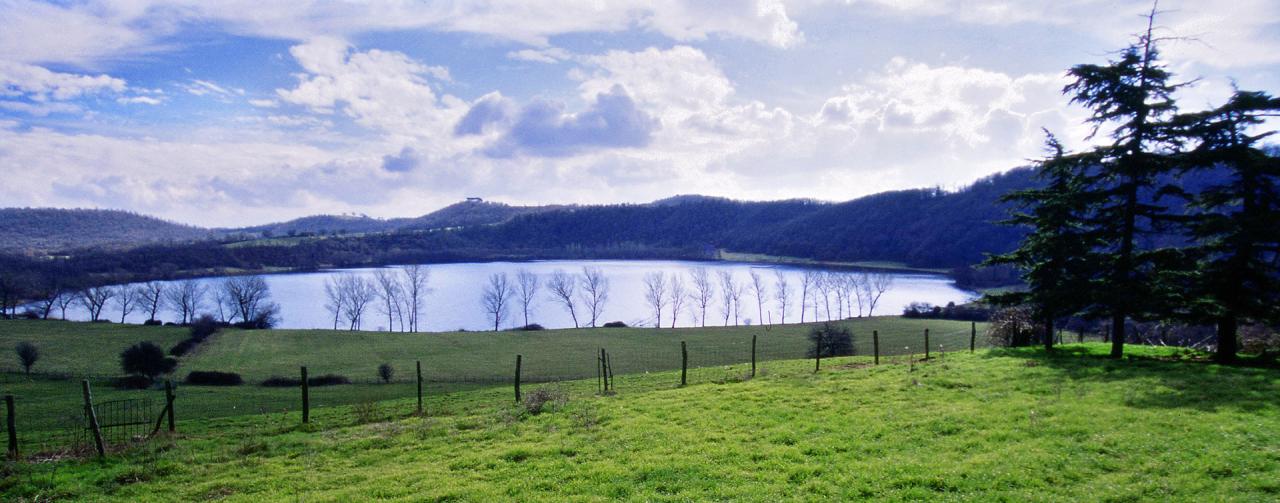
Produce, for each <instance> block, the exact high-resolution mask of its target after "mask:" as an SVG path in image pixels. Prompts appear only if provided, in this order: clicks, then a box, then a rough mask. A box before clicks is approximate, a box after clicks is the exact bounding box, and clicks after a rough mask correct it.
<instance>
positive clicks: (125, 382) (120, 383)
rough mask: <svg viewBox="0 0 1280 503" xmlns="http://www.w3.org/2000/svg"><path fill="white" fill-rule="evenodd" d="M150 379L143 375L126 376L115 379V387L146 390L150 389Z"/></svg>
mask: <svg viewBox="0 0 1280 503" xmlns="http://www.w3.org/2000/svg"><path fill="white" fill-rule="evenodd" d="M151 382H152V379H151V378H150V377H147V376H143V375H128V376H124V377H120V378H117V379H116V380H115V385H116V387H117V388H119V389H147V388H150V387H151Z"/></svg>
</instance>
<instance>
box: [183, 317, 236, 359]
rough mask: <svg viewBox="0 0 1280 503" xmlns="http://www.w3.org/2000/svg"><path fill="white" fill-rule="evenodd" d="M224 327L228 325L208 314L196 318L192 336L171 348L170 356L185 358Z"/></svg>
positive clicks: (192, 326) (192, 325)
mask: <svg viewBox="0 0 1280 503" xmlns="http://www.w3.org/2000/svg"><path fill="white" fill-rule="evenodd" d="M224 326H226V323H222V322H220V321H218V320H216V319H214V318H213V316H210V315H207V314H206V315H202V316H200V317H199V318H196V320H195V321H193V322H191V336H190V337H187V338H186V339H183V340H182V341H181V342H179V343H177V344H174V345H173V347H172V348H169V354H170V355H171V356H185V355H186V354H187V353H190V352H191V351H192V350H194V349H195V348H197V347H199V346H200V344H203V343H204V341H205V340H207V339H208V338H209V337H210V336H212V335H213V334H215V333H217V332H218V330H219V329H221V328H222V327H224Z"/></svg>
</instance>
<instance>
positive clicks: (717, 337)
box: [0, 322, 1073, 459]
mask: <svg viewBox="0 0 1280 503" xmlns="http://www.w3.org/2000/svg"><path fill="white" fill-rule="evenodd" d="M919 327H924V328H923V329H921V330H916V328H919ZM810 331H811V329H810V328H805V329H804V330H789V331H783V330H768V329H766V328H764V327H761V328H760V329H759V330H756V331H754V333H752V332H753V331H751V330H737V331H734V332H726V333H717V334H714V335H713V336H702V335H699V334H696V333H681V332H679V331H675V332H671V331H668V332H662V334H664V335H663V336H658V335H657V334H658V332H654V333H655V335H654V336H651V337H650V336H647V335H646V334H647V333H646V332H643V331H634V332H631V333H628V336H627V337H611V338H598V339H592V338H590V337H577V338H573V339H572V340H558V341H557V343H556V345H555V346H554V347H550V348H548V347H544V345H543V344H545V343H539V341H537V340H535V341H532V342H530V343H526V344H525V345H524V346H523V347H515V348H502V347H493V348H491V349H488V350H486V351H483V352H468V353H467V355H466V360H465V361H463V362H458V361H454V360H457V359H459V358H461V357H459V358H449V359H446V360H442V359H441V358H434V359H432V358H427V357H428V356H430V355H421V356H420V355H413V354H402V355H397V357H396V358H394V359H392V363H390V364H389V366H390V367H391V370H392V371H391V372H389V373H387V374H388V375H382V376H379V373H378V371H377V369H378V367H379V366H380V365H381V364H383V363H387V362H386V361H383V360H382V359H369V360H367V361H365V360H361V359H359V358H344V359H342V361H341V362H340V363H337V359H336V358H334V359H332V361H314V362H302V363H303V365H297V366H294V365H292V364H285V363H276V364H268V365H266V366H265V367H264V366H259V367H256V368H255V370H253V373H252V375H251V376H249V377H248V378H246V379H244V382H243V383H242V384H239V385H232V386H210V385H192V384H185V383H182V382H178V380H177V379H179V378H180V376H179V375H175V376H170V378H172V379H174V381H173V386H174V391H173V392H174V395H175V397H176V398H175V402H174V403H175V404H174V413H175V416H176V419H177V423H178V430H179V431H193V430H201V429H209V428H217V427H218V426H217V425H218V424H219V421H215V420H224V419H228V418H238V417H249V416H262V415H273V416H276V417H277V418H278V420H279V422H280V423H281V424H295V425H296V424H299V423H300V422H302V421H303V419H304V418H305V420H306V421H308V422H317V423H321V424H324V425H330V424H333V425H339V424H350V423H353V422H359V421H362V420H367V419H368V418H369V416H378V417H394V416H398V415H408V414H417V413H424V414H427V415H431V414H433V413H438V412H440V411H441V410H443V408H445V407H448V406H449V404H450V403H452V402H451V400H455V399H456V397H460V396H462V395H463V394H460V393H459V392H462V391H469V390H488V394H484V395H483V396H484V397H486V399H487V397H490V396H491V397H492V400H493V401H494V402H499V403H501V402H506V403H515V402H516V401H517V397H521V398H523V396H522V395H524V394H528V393H530V392H532V391H534V390H537V389H540V388H546V387H548V386H550V387H554V388H555V389H556V390H557V391H558V392H561V393H566V394H568V395H570V396H574V395H594V394H599V393H602V392H606V391H607V392H609V393H629V392H640V391H644V390H646V389H659V388H672V387H676V386H681V385H698V384H703V383H709V382H724V381H726V380H739V379H746V378H750V377H751V376H752V375H753V374H755V373H759V372H767V369H768V367H769V365H770V363H771V362H777V361H780V360H797V359H805V358H813V357H814V350H815V343H814V340H813V339H812V338H811V336H810ZM885 332H886V333H881V331H854V332H853V333H852V334H851V335H852V337H851V339H852V340H851V341H850V342H851V344H850V345H849V346H850V347H849V348H846V349H844V350H841V351H839V352H838V354H839V355H857V356H866V357H870V358H872V359H876V358H890V357H901V356H903V355H916V356H917V357H923V356H925V354H926V353H929V354H936V353H940V352H948V351H959V350H963V351H968V350H970V349H971V348H981V347H986V346H987V340H986V337H985V334H983V333H982V332H983V330H980V329H979V326H978V325H976V324H969V323H956V322H951V323H938V324H936V325H935V326H930V324H929V323H927V322H926V323H920V324H918V325H912V326H911V327H908V328H902V329H896V330H886V331H885ZM673 334H674V335H673ZM682 335H689V336H688V337H682ZM264 336H270V334H264ZM475 337H485V335H483V334H476V335H475ZM1072 340H1073V339H1070V340H1068V342H1070V341H1072ZM926 341H927V342H926ZM535 343H537V344H535ZM848 349H851V351H849V350H848ZM522 350H523V351H522ZM441 351H444V349H441ZM822 356H825V357H830V356H833V355H832V354H831V353H826V354H823V355H822ZM279 359H285V358H283V357H281V358H279ZM353 361H355V362H357V363H358V362H361V361H363V362H364V364H363V365H360V364H353V363H352V362H353ZM886 363H887V362H886ZM246 365H247V364H246ZM517 366H518V369H517ZM303 367H305V371H304V369H303ZM353 369H358V370H361V372H359V373H357V372H353ZM304 372H305V373H306V374H305V375H306V377H305V381H304V377H303V375H304V374H303V373H304ZM178 374H182V372H178ZM83 381H84V382H87V383H88V385H87V386H86V388H85V389H89V388H91V389H92V395H93V399H92V409H91V408H90V407H89V406H88V403H87V402H88V399H87V398H86V397H87V396H88V395H89V393H87V392H83V393H82V390H81V387H82V385H83V383H82V380H81V379H80V378H75V377H69V376H61V377H60V376H51V375H43V376H38V377H34V378H32V377H27V376H24V375H21V374H15V373H5V374H0V385H2V386H0V388H2V389H3V393H4V394H6V395H10V396H12V397H13V398H12V403H13V404H14V412H13V413H12V415H10V413H9V412H6V418H5V419H6V424H9V425H14V426H13V427H14V428H15V429H16V431H14V435H13V436H12V437H11V438H12V439H13V441H14V444H16V449H17V450H18V453H19V454H21V455H23V456H24V457H27V458H28V459H50V458H57V457H60V456H69V455H86V454H89V455H91V454H92V453H93V451H94V448H93V445H92V443H93V441H94V435H93V432H92V428H91V425H90V421H89V415H90V414H89V411H90V410H92V411H94V412H95V414H96V416H97V418H98V423H99V428H100V429H101V430H102V432H103V435H102V437H103V442H104V443H105V444H107V445H106V447H107V449H108V450H110V449H112V448H113V446H115V447H116V448H118V447H119V446H124V445H128V444H130V443H133V442H137V441H141V440H143V439H145V438H147V437H148V436H150V435H151V434H152V433H154V432H158V431H162V430H163V429H164V428H162V423H163V422H164V421H163V420H164V419H165V418H164V415H165V413H166V410H165V406H164V405H165V403H166V402H165V400H166V396H165V390H164V388H163V385H155V386H153V387H152V388H150V389H144V390H124V389H117V388H116V387H114V386H113V384H114V382H113V379H111V378H108V377H106V376H99V377H90V378H87V379H84V380H83ZM303 382H306V383H307V384H306V385H305V386H304V385H303ZM304 389H305V391H304ZM304 397H305V398H304ZM304 402H305V403H304ZM11 431H12V430H11ZM11 452H12V451H11Z"/></svg>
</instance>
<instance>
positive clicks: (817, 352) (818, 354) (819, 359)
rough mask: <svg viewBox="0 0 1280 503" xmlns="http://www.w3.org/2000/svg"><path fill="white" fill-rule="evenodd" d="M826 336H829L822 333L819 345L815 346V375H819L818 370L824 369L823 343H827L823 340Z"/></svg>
mask: <svg viewBox="0 0 1280 503" xmlns="http://www.w3.org/2000/svg"><path fill="white" fill-rule="evenodd" d="M826 336H827V334H826V332H821V335H819V336H818V337H819V339H818V342H817V344H814V349H815V351H814V352H813V373H815V374H817V373H818V369H820V368H821V367H822V346H823V345H824V344H823V343H825V342H826V341H824V340H823V339H825V338H826Z"/></svg>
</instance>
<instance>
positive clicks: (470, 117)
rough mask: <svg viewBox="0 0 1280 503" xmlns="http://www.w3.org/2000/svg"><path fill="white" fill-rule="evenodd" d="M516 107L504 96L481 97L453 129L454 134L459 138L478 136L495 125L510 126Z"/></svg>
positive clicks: (499, 94)
mask: <svg viewBox="0 0 1280 503" xmlns="http://www.w3.org/2000/svg"><path fill="white" fill-rule="evenodd" d="M515 114H516V105H515V103H513V102H512V101H511V100H509V99H507V98H505V97H503V96H502V93H498V92H492V93H489V94H486V95H484V96H481V97H480V99H478V100H476V101H475V103H472V104H471V109H470V110H467V114H466V115H464V116H462V120H459V121H458V124H457V125H455V126H454V127H453V134H455V135H458V136H469V135H478V134H481V133H483V132H484V131H485V129H486V128H491V127H493V126H495V125H503V124H509V123H510V121H511V120H512V119H514V118H515Z"/></svg>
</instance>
